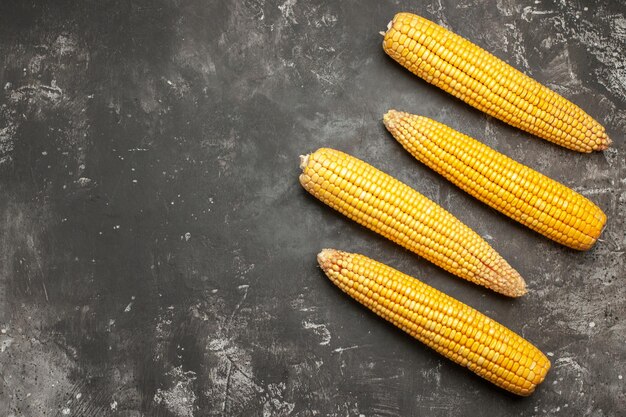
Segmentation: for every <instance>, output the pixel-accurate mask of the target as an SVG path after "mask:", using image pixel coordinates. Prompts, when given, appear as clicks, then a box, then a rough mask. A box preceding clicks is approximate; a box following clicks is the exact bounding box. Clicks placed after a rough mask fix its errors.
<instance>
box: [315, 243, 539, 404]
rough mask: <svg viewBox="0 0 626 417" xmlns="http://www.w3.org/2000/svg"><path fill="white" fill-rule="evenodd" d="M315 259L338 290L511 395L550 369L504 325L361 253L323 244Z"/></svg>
mask: <svg viewBox="0 0 626 417" xmlns="http://www.w3.org/2000/svg"><path fill="white" fill-rule="evenodd" d="M317 260H318V262H319V264H320V266H321V267H322V269H323V270H324V272H325V273H326V275H327V276H328V278H329V279H330V280H331V281H332V282H333V283H334V284H335V285H337V286H338V287H339V288H340V289H341V290H342V291H343V292H345V293H346V294H348V295H349V296H350V297H352V298H354V299H355V300H357V301H358V302H359V303H361V304H363V305H364V306H366V307H367V308H369V309H370V310H372V311H373V312H374V313H376V314H377V315H379V316H380V317H382V318H384V319H385V320H387V321H389V322H391V323H392V324H394V325H395V326H397V327H399V328H400V329H402V330H403V331H405V332H406V333H408V334H410V335H411V336H413V337H414V338H416V339H417V340H419V341H420V342H422V343H424V344H426V345H427V346H428V347H430V348H432V349H434V350H435V351H437V352H438V353H440V354H442V355H443V356H445V357H446V358H448V359H450V360H452V361H454V362H456V363H458V364H460V365H462V366H464V367H467V368H468V369H469V370H471V371H472V372H474V373H476V374H478V375H480V376H481V377H483V378H485V379H486V380H488V381H490V382H492V383H494V384H496V385H497V386H499V387H501V388H504V389H506V390H508V391H510V392H513V393H515V394H517V395H522V396H527V395H530V394H532V392H533V391H534V390H535V388H536V387H537V385H539V384H540V383H541V382H542V381H543V380H544V378H545V376H546V374H547V373H548V370H549V369H550V361H549V360H548V358H547V357H546V356H545V355H544V354H543V353H541V351H540V350H539V349H537V348H536V347H535V346H533V345H532V344H531V343H530V342H528V341H527V340H525V339H524V338H522V337H521V336H519V335H517V334H516V333H514V332H513V331H511V330H509V329H507V328H506V327H505V326H503V325H501V324H499V323H497V322H495V321H493V320H491V319H490V318H489V317H487V316H485V315H484V314H482V313H480V312H479V311H477V310H475V309H473V308H472V307H470V306H468V305H466V304H463V303H462V302H460V301H458V300H456V299H454V298H452V297H450V296H448V295H446V294H444V293H442V292H440V291H438V290H436V289H435V288H432V287H430V286H428V285H426V284H424V283H423V282H421V281H419V280H417V279H415V278H413V277H411V276H409V275H406V274H403V273H402V272H400V271H397V270H395V269H393V268H391V267H389V266H387V265H384V264H382V263H380V262H376V261H374V260H373V259H370V258H368V257H366V256H363V255H359V254H355V253H347V252H342V251H338V250H335V249H324V250H323V251H321V252H320V253H319V255H318V256H317Z"/></svg>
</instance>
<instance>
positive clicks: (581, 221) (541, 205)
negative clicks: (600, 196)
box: [383, 110, 606, 250]
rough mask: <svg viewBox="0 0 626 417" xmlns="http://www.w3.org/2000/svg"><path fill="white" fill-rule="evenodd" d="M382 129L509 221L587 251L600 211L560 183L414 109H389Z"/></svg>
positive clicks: (600, 225) (597, 231)
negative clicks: (509, 219)
mask: <svg viewBox="0 0 626 417" xmlns="http://www.w3.org/2000/svg"><path fill="white" fill-rule="evenodd" d="M383 122H384V123H385V126H386V127H387V130H389V132H391V134H392V135H393V137H394V138H395V139H396V140H397V141H398V142H400V144H401V145H402V146H403V147H404V148H405V149H406V150H407V151H409V153H410V154H411V155H413V156H414V157H415V158H416V159H417V160H419V161H421V162H423V163H424V164H426V165H428V166H429V167H430V168H432V169H433V170H435V171H437V172H438V173H439V174H441V175H443V176H444V177H445V178H446V179H448V180H449V181H450V182H452V183H453V184H455V185H456V186H458V187H459V188H461V189H462V190H464V191H466V192H467V193H469V194H471V195H472V196H474V197H476V198H477V199H479V200H480V201H482V202H484V203H486V204H488V205H489V206H491V207H493V208H495V209H496V210H498V211H500V212H501V213H504V214H506V215H507V216H509V217H510V218H512V219H513V220H516V221H518V222H520V223H521V224H523V225H525V226H527V227H529V228H530V229H533V230H535V231H537V232H539V233H541V234H542V235H544V236H546V237H548V238H550V239H552V240H554V241H555V242H558V243H560V244H562V245H565V246H568V247H570V248H573V249H578V250H587V249H589V248H591V247H592V246H593V244H594V243H595V242H596V240H598V237H599V236H600V233H602V229H603V228H604V225H605V223H606V215H605V214H604V212H603V211H602V210H601V209H600V207H598V206H597V205H595V204H594V203H593V202H591V201H590V200H589V199H587V198H585V197H584V196H582V195H580V194H579V193H577V192H576V191H574V190H572V189H570V188H568V187H566V186H565V185H563V184H561V183H559V182H557V181H554V180H553V179H551V178H548V177H546V176H545V175H543V174H541V173H539V172H537V171H535V170H533V169H531V168H528V167H527V166H525V165H523V164H520V163H519V162H517V161H515V160H513V159H511V158H509V157H507V156H506V155H503V154H501V153H499V152H498V151H496V150H494V149H491V148H490V147H488V146H487V145H485V144H482V143H480V142H479V141H477V140H476V139H473V138H471V137H469V136H467V135H464V134H462V133H460V132H457V131H456V130H454V129H452V128H450V127H448V126H446V125H444V124H442V123H439V122H436V121H434V120H432V119H429V118H427V117H423V116H417V115H414V114H409V113H404V112H399V111H396V110H389V111H388V112H387V114H385V116H384V118H383Z"/></svg>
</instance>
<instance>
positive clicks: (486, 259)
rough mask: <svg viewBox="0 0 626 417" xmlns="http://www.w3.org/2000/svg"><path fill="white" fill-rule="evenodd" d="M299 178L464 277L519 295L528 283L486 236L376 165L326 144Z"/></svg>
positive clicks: (305, 164)
mask: <svg viewBox="0 0 626 417" xmlns="http://www.w3.org/2000/svg"><path fill="white" fill-rule="evenodd" d="M300 167H301V168H302V174H301V175H300V183H301V184H302V186H303V187H304V188H305V189H306V190H307V191H308V192H309V193H311V194H312V195H314V196H315V197H316V198H318V199H319V200H321V201H322V202H324V203H325V204H327V205H329V206H330V207H332V208H333V209H335V210H337V211H339V212H340V213H342V214H344V215H345V216H347V217H349V218H350V219H352V220H354V221H356V222H357V223H359V224H361V225H363V226H365V227H367V228H369V229H371V230H373V231H375V232H376V233H379V234H380V235H382V236H384V237H386V238H387V239H389V240H391V241H393V242H395V243H397V244H399V245H401V246H403V247H405V248H407V249H409V250H410V251H412V252H414V253H416V254H418V255H420V256H422V257H424V258H426V259H427V260H429V261H430V262H432V263H434V264H435V265H437V266H439V267H441V268H443V269H445V270H447V271H449V272H451V273H453V274H454V275H457V276H458V277H460V278H463V279H466V280H468V281H471V282H474V283H476V284H479V285H483V286H485V287H487V288H490V289H492V290H494V291H497V292H499V293H501V294H504V295H508V296H510V297H518V296H521V295H523V294H525V293H526V284H525V282H524V279H523V278H522V277H521V276H520V275H519V273H518V272H517V271H516V270H515V269H513V268H512V267H511V266H510V265H509V264H508V263H507V262H506V261H505V260H504V259H503V258H502V257H501V256H500V255H499V254H498V253H497V252H496V251H495V250H494V249H493V248H492V247H491V246H490V245H489V244H488V243H487V242H486V241H485V240H484V239H483V238H481V237H480V236H479V235H478V234H477V233H476V232H474V231H473V230H472V229H470V228H469V227H468V226H466V225H465V224H464V223H462V222H461V221H460V220H459V219H457V218H456V217H454V216H453V215H452V214H451V213H449V212H448V211H446V210H445V209H444V208H443V207H441V206H439V205H438V204H436V203H435V202H433V201H432V200H430V199H428V198H426V197H425V196H423V195H422V194H420V193H418V192H417V191H415V190H414V189H412V188H411V187H409V186H408V185H406V184H403V183H402V182H400V181H398V180H397V179H395V178H393V177H391V176H390V175H387V174H385V173H384V172H382V171H379V170H378V169H376V168H374V167H373V166H371V165H369V164H367V163H365V162H363V161H361V160H360V159H357V158H355V157H352V156H350V155H348V154H345V153H343V152H340V151H337V150H334V149H328V148H322V149H318V150H317V151H315V152H314V153H312V154H310V155H306V156H303V157H301V165H300Z"/></svg>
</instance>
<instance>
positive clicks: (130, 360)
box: [0, 0, 626, 417]
mask: <svg viewBox="0 0 626 417" xmlns="http://www.w3.org/2000/svg"><path fill="white" fill-rule="evenodd" d="M402 10H409V11H415V12H418V13H420V14H422V15H424V16H426V17H429V18H431V19H434V20H435V21H437V22H439V23H441V24H443V25H445V26H446V27H449V28H451V29H453V30H455V31H457V32H458V33H460V34H461V35H464V36H466V37H468V38H470V39H472V40H473V41H475V42H476V43H478V44H480V45H482V46H484V47H486V48H488V49H489V50H491V51H492V52H493V53H495V54H496V55H497V56H499V57H501V58H503V59H505V60H507V61H508V62H510V63H512V64H514V65H515V66H517V67H518V68H520V69H521V70H523V71H524V72H526V73H528V74H531V75H532V76H534V77H535V78H537V79H538V80H540V81H542V82H544V83H547V84H548V85H549V86H550V87H552V88H554V89H555V90H557V91H558V92H560V93H562V94H563V95H564V96H566V97H568V98H570V99H571V100H573V101H574V102H576V103H578V104H580V105H582V106H583V107H584V108H585V109H586V110H587V111H588V112H589V113H590V114H591V115H593V116H594V117H596V118H598V120H600V121H601V122H602V123H603V124H604V125H605V126H606V127H607V129H608V132H609V134H610V136H611V137H612V139H613V141H614V145H615V146H614V147H613V148H612V149H610V150H608V151H606V152H604V153H596V154H593V155H581V154H576V153H574V152H571V151H567V150H565V149H561V148H559V147H557V146H555V145H552V144H550V143H548V142H545V141H542V140H539V139H536V138H532V137H530V136H529V135H527V134H524V133H522V132H520V131H517V130H515V129H513V128H510V127H508V126H506V125H504V124H502V123H500V122H498V121H496V120H494V119H492V118H489V117H486V116H484V115H482V114H481V113H479V112H477V111H475V110H473V109H471V108H469V107H468V106H466V105H465V104H463V103H461V102H459V101H458V100H455V99H453V98H452V97H450V96H448V95H446V94H445V93H443V92H441V91H439V90H437V89H436V88H434V87H431V86H429V85H427V84H426V83H424V82H423V81H421V80H419V79H417V78H415V77H413V76H412V75H411V74H409V73H408V72H406V71H405V70H404V69H402V68H401V67H399V66H398V65H397V64H396V63H394V62H393V61H392V60H391V59H389V58H388V57H386V56H385V55H384V53H383V52H382V50H381V48H380V42H381V38H380V35H379V34H378V31H379V30H382V29H384V28H385V26H386V24H387V22H388V21H389V20H390V19H391V17H392V15H393V14H394V13H395V12H397V11H402ZM0 60H2V63H1V66H0V193H1V195H2V198H1V199H0V331H1V333H0V376H1V378H0V415H2V416H66V415H68V416H119V417H122V416H123V417H138V416H168V417H170V416H171V417H191V416H196V417H198V416H218V415H233V416H234V415H244V416H261V415H263V416H289V415H291V416H314V415H333V416H346V415H347V416H360V415H364V416H409V415H415V416H456V415H484V416H503V415H528V416H532V415H536V416H546V415H548V416H567V415H577V416H582V415H584V416H624V415H625V413H626V411H625V410H626V379H625V378H626V345H625V343H624V340H625V338H626V289H625V288H626V286H625V285H624V283H625V279H626V276H625V275H626V273H625V269H626V262H625V259H626V258H625V255H624V251H625V250H626V249H625V248H626V238H625V226H626V222H625V217H626V162H625V154H626V145H625V143H624V130H625V128H626V66H625V62H626V6H625V5H624V3H623V2H622V1H606V0H605V1H600V2H591V1H589V2H584V1H566V0H562V1H547V0H540V1H539V0H538V1H535V0H463V1H452V0H433V1H426V2H418V1H412V2H408V1H402V2H398V1H394V2H391V1H386V2H382V1H375V0H371V1H361V2H357V1H345V2H331V1H326V2H322V1H303V0H286V1H278V2H273V1H263V0H242V1H230V2H226V1H221V2H206V1H200V0H189V1H176V0H135V1H132V2H131V1H116V0H109V1H102V0H100V1H55V2H46V1H40V2H33V1H17V0H13V1H12V0H7V1H2V2H0ZM389 108H396V109H400V110H406V111H411V112H415V113H421V114H424V115H427V116H431V117H434V118H436V119H437V120H440V121H442V122H444V123H447V124H449V125H451V126H453V127H455V128H457V129H459V130H461V131H463V132H465V133H468V134H470V135H472V136H474V137H476V138H478V139H480V140H482V141H484V142H485V143H487V144H489V145H491V146H493V147H495V148H497V149H498V150H500V151H502V152H504V153H506V154H507V155H510V156H512V157H513V158H515V159H517V160H519V161H521V162H523V163H526V164H527V165H530V166H531V167H533V168H536V169H538V170H539V171H541V172H543V173H545V174H547V175H549V176H551V177H553V178H556V179H558V180H560V181H562V182H564V183H565V184H568V185H570V186H572V187H573V188H575V189H576V190H578V191H580V192H581V193H582V194H584V195H586V196H588V197H589V198H591V199H592V200H594V201H595V202H597V203H598V204H599V205H600V206H601V207H602V208H603V209H604V210H605V211H606V213H607V215H608V218H609V221H608V225H607V227H606V230H605V231H604V234H603V236H602V241H601V242H600V243H599V244H598V245H597V246H596V247H595V248H594V249H593V250H591V251H590V252H587V253H577V252H575V251H572V250H568V249H566V248H563V247H560V246H558V245H557V244H554V243H552V242H550V241H548V240H547V239H545V238H543V237H541V236H539V235H537V234H535V233H533V232H531V231H529V230H526V229H525V228H523V227H522V226H520V225H518V224H516V223H514V222H512V221H510V220H508V219H507V218H505V217H504V216H502V215H500V214H498V213H496V212H494V211H493V210H491V209H489V208H487V207H486V206H484V205H481V204H480V203H478V202H476V201H474V200H473V199H471V198H470V197H469V196H467V195H465V194H463V193H462V192H461V191H459V190H458V189H455V188H454V187H453V186H451V185H450V184H448V183H446V182H445V181H444V180H443V179H442V178H439V177H438V176H437V175H435V174H434V173H432V172H430V171H429V170H428V169H427V168H425V167H423V166H420V165H418V164H417V163H415V162H414V161H413V160H412V159H411V158H410V157H409V156H408V155H407V154H406V153H405V152H404V151H403V150H402V149H401V148H400V147H399V145H397V144H396V143H395V141H394V140H393V139H392V138H391V136H390V135H389V134H388V133H387V132H386V131H385V129H384V127H383V125H382V123H381V117H382V115H383V113H384V112H385V111H386V110H388V109H389ZM320 146H332V147H336V148H338V149H341V150H344V151H348V152H350V153H352V154H354V155H355V156H358V157H361V158H362V159H364V160H366V161H368V162H370V163H372V164H374V165H375V166H377V167H379V168H381V169H383V170H385V171H387V172H389V173H391V174H393V175H395V176H396V177H398V178H400V179H401V180H403V181H405V182H407V183H408V184H410V185H412V186H413V187H414V188H416V189H418V190H419V191H421V192H423V193H424V194H426V195H427V196H429V197H431V198H433V199H434V200H436V201H437V202H439V203H440V204H442V205H443V206H444V207H446V208H448V209H449V210H450V211H451V212H452V213H454V214H455V215H457V216H458V217H459V218H461V219H462V220H463V221H465V222H466V223H467V224H468V225H470V226H471V227H473V228H475V229H476V230H477V231H478V232H479V233H480V234H481V235H483V236H484V237H485V238H486V239H488V240H489V242H491V243H492V245H493V246H494V247H495V248H496V249H497V250H499V251H500V253H501V254H503V256H504V257H505V258H507V259H508V260H509V261H510V262H511V264H513V266H514V267H516V268H517V269H518V270H519V271H520V272H521V273H522V275H523V276H524V277H525V278H526V280H527V282H528V284H529V287H530V293H529V294H528V295H527V296H526V297H524V298H523V299H520V300H510V299H504V298H502V297H498V296H497V295H494V294H493V293H491V292H489V291H487V290H484V289H482V288H478V287H476V286H473V285H470V284H466V283H464V282H461V281H460V280H458V279H456V278H454V277H452V276H450V275H449V274H447V273H445V272H443V271H442V270H439V269H437V268H436V267H434V266H432V265H430V264H428V263H427V262H426V261H424V260H422V259H420V258H418V257H417V256H415V255H412V254H410V253H408V252H406V251H404V250H402V249H400V248H398V247H396V246H394V245H393V244H391V243H389V242H387V241H385V240H383V239H382V238H380V237H377V236H375V235H373V234H372V233H370V232H369V231H367V230H364V229H363V228H361V227H359V226H358V225H356V224H353V223H351V222H349V221H348V220H347V219H344V218H342V217H340V216H339V215H337V214H335V213H334V212H332V211H331V210H330V209H328V208H326V207H324V206H323V205H322V204H321V203H319V202H317V201H316V200H315V199H313V198H312V197H311V196H309V195H307V194H306V193H305V192H304V191H303V190H302V189H301V188H300V186H299V184H298V182H297V177H298V173H299V170H298V155H299V154H302V153H306V152H309V151H311V150H314V149H316V148H317V147H320ZM323 247H335V248H338V249H344V250H350V251H356V252H362V253H364V254H367V255H369V256H371V257H373V258H375V259H378V260H381V261H383V262H386V263H388V264H390V265H392V266H394V267H396V268H398V269H400V270H402V271H405V272H407V273H410V274H412V275H414V276H417V277H420V278H422V279H423V280H424V281H426V282H428V283H430V284H432V285H433V286H435V287H437V288H439V289H441V290H444V291H446V292H447V293H449V294H451V295H453V296H455V297H457V298H459V299H461V300H463V301H465V302H467V303H468V304H470V305H472V306H474V307H476V308H478V309H479V310H481V311H483V312H485V313H487V314H489V315H490V316H492V317H493V318H494V319H496V320H498V321H500V322H502V323H504V324H506V325H507V326H509V327H510V328H512V329H514V330H516V331H517V332H519V333H521V334H522V335H523V336H525V337H526V338H528V339H530V340H531V341H533V342H534V343H535V344H536V345H537V346H539V347H540V348H541V349H542V350H543V351H544V352H546V353H547V354H548V355H549V356H550V357H551V359H552V363H553V369H552V371H551V372H550V374H549V375H548V377H547V380H546V381H545V383H544V384H543V385H542V386H541V387H540V388H539V390H538V391H537V392H536V393H535V394H534V395H533V396H532V397H530V398H526V399H520V398H515V397H514V396H512V395H509V394H507V393H505V392H503V391H501V390H499V389H497V388H494V387H493V386H491V385H490V384H488V383H486V382H483V381H482V380H481V379H480V378H478V377H476V376H474V375H473V374H471V373H470V372H468V371H467V370H464V369H462V368H461V367H459V366H457V365H454V364H453V363H451V362H448V361H447V360H445V359H443V358H440V357H439V356H437V355H436V354H434V353H432V352H430V351H429V350H428V349H426V348H424V347H423V346H421V345H419V344H418V343H416V342H415V341H413V340H411V339H410V338H409V337H407V336H405V335H404V334H403V333H401V332H400V331H398V330H396V329H394V328H392V327H390V326H389V325H387V324H386V323H384V322H383V321H381V320H379V319H378V318H376V317H375V316H374V315H373V314H371V313H369V312H368V311H366V310H364V309H362V308H360V307H359V306H358V305H357V304H356V303H355V302H352V301H351V300H349V299H347V298H346V297H345V296H344V295H343V294H341V293H340V292H339V291H338V290H337V289H336V288H334V287H333V286H332V285H331V284H329V282H328V281H327V280H326V279H325V277H324V276H323V274H322V272H321V271H320V270H319V268H318V267H317V265H316V262H315V254H316V253H317V252H318V251H319V250H320V249H321V248H323Z"/></svg>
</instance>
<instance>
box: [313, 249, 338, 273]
mask: <svg viewBox="0 0 626 417" xmlns="http://www.w3.org/2000/svg"><path fill="white" fill-rule="evenodd" d="M339 253H340V252H339V251H338V250H337V249H322V251H321V252H320V253H318V254H317V263H318V264H319V265H320V267H321V268H322V269H323V270H324V271H326V270H328V268H330V266H331V265H332V263H333V261H334V259H335V258H337V255H339Z"/></svg>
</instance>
